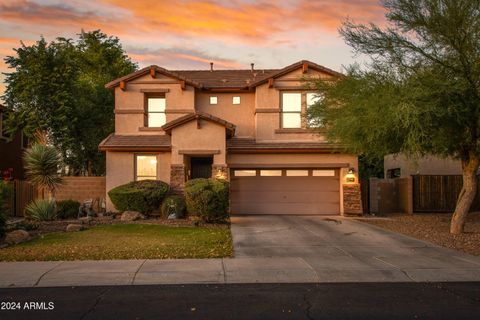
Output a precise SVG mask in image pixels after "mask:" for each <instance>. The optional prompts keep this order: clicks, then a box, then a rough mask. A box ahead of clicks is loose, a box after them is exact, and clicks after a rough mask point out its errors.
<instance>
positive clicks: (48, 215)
mask: <svg viewBox="0 0 480 320" xmlns="http://www.w3.org/2000/svg"><path fill="white" fill-rule="evenodd" d="M25 213H26V216H27V218H29V219H32V220H37V221H52V220H55V218H56V217H57V208H56V203H55V201H53V200H48V199H37V200H34V201H32V202H31V203H30V204H29V205H28V206H27V207H26V208H25Z"/></svg>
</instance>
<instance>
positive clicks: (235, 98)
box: [232, 97, 240, 104]
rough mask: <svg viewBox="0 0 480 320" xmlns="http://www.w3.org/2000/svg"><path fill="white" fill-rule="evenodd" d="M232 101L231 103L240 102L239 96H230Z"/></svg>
mask: <svg viewBox="0 0 480 320" xmlns="http://www.w3.org/2000/svg"><path fill="white" fill-rule="evenodd" d="M232 103H233V104H240V97H233V98H232Z"/></svg>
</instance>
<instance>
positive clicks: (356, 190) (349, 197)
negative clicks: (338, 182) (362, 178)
mask: <svg viewBox="0 0 480 320" xmlns="http://www.w3.org/2000/svg"><path fill="white" fill-rule="evenodd" d="M342 187H343V214H344V215H362V214H363V209H362V196H361V191H360V184H358V183H356V184H344V185H342Z"/></svg>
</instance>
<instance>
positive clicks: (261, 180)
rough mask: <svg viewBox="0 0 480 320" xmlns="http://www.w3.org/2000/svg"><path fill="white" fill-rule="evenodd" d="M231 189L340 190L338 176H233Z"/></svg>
mask: <svg viewBox="0 0 480 320" xmlns="http://www.w3.org/2000/svg"><path fill="white" fill-rule="evenodd" d="M231 182H232V186H231V190H232V191H243V190H270V191H298V190H299V189H300V190H306V191H307V190H309V189H315V190H316V191H336V192H338V191H339V190H340V186H339V183H338V178H319V177H235V178H232V179H231Z"/></svg>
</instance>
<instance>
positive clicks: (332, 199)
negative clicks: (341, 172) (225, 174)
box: [230, 169, 340, 215]
mask: <svg viewBox="0 0 480 320" xmlns="http://www.w3.org/2000/svg"><path fill="white" fill-rule="evenodd" d="M339 190H340V183H339V178H338V170H335V169H295V170H291V169H275V170H263V169H248V170H246V169H241V170H232V172H231V186H230V192H231V197H230V199H231V202H230V207H231V213H232V214H315V215H328V214H339V213H340V191H339Z"/></svg>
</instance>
